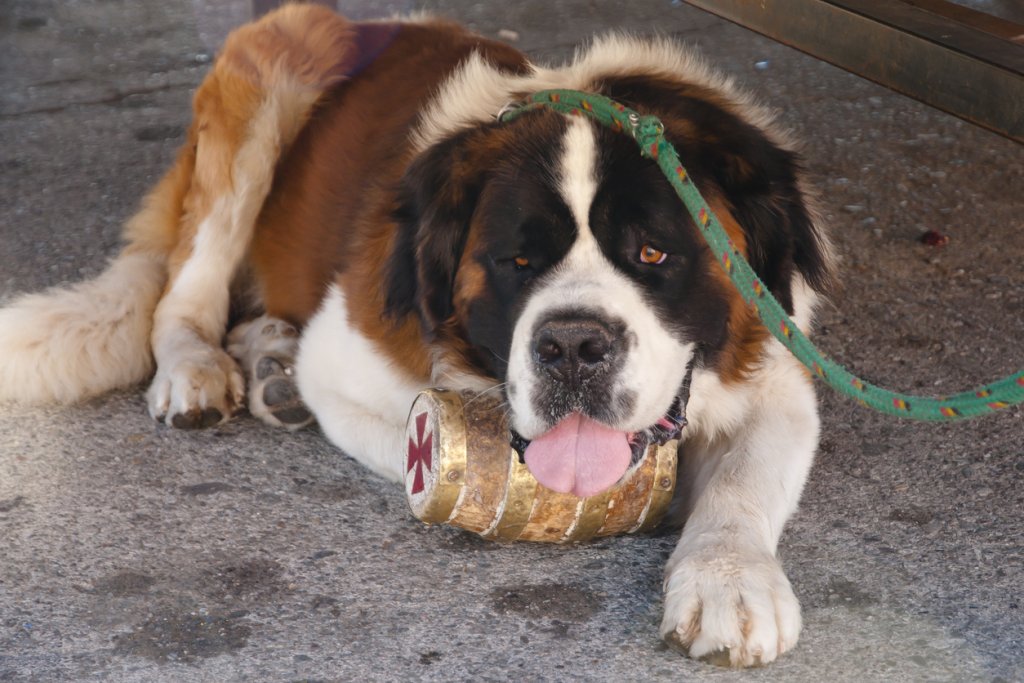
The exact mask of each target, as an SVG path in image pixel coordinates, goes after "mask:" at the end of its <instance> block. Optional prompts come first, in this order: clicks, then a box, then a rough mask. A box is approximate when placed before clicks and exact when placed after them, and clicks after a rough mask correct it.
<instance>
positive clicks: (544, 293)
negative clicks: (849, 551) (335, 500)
mask: <svg viewBox="0 0 1024 683" xmlns="http://www.w3.org/2000/svg"><path fill="white" fill-rule="evenodd" d="M602 90H603V91H604V92H605V93H606V94H608V95H609V96H611V97H614V98H619V99H621V100H623V101H625V102H626V103H627V104H630V105H631V106H633V107H635V108H637V109H639V110H640V111H641V112H642V113H654V114H656V115H658V116H659V117H660V118H662V120H663V121H664V123H665V124H666V129H667V130H666V132H667V136H668V138H669V139H670V141H671V142H673V144H674V145H675V146H676V149H677V150H678V151H679V154H680V157H681V158H682V160H683V163H684V164H685V165H686V166H687V169H688V171H689V173H690V175H691V177H693V178H694V179H695V181H696V182H697V184H698V186H699V187H700V189H701V191H702V193H703V194H704V195H705V197H706V198H707V199H708V200H709V202H710V203H711V204H712V206H713V208H714V209H715V211H716V213H717V214H718V215H719V218H720V220H721V221H722V222H723V224H724V225H725V227H726V228H727V230H728V231H729V232H730V236H731V237H732V239H733V242H734V243H735V244H736V245H737V246H739V247H740V248H741V249H742V250H743V251H744V252H745V253H746V254H747V255H748V257H749V259H750V261H751V263H752V265H753V266H754V268H755V270H756V271H757V272H758V274H759V275H760V276H761V278H762V279H763V280H764V281H765V283H766V284H767V285H768V286H769V287H770V288H771V290H772V291H773V292H774V293H775V295H776V296H777V297H778V298H779V299H780V300H781V301H782V302H783V303H784V305H786V306H787V307H789V308H790V309H791V308H792V299H793V297H792V291H791V287H792V284H793V282H794V278H795V277H802V278H803V279H804V280H805V281H807V282H809V283H811V284H812V285H816V286H821V285H823V284H824V282H825V281H826V279H827V277H828V265H827V255H826V253H825V247H824V245H823V243H822V240H821V239H820V237H819V236H818V234H817V233H816V231H815V228H814V225H813V223H812V220H811V217H810V215H809V213H808V211H807V209H806V207H805V203H804V200H803V197H802V195H801V192H800V190H799V187H798V178H797V176H798V168H797V160H796V159H795V157H794V155H793V154H792V153H791V152H789V151H787V150H786V149H784V148H782V147H780V146H779V145H776V144H774V143H773V142H772V141H771V139H770V138H769V137H768V136H767V135H766V134H765V133H764V132H763V131H761V130H760V129H759V128H757V127H755V126H753V125H751V124H750V123H748V122H746V121H745V120H743V119H742V118H741V117H740V116H739V115H738V114H737V113H736V112H735V111H734V110H732V109H731V108H730V107H728V106H726V105H724V104H722V103H721V102H719V101H716V98H715V97H714V95H713V94H712V93H711V92H709V91H705V90H704V89H701V88H696V87H691V86H682V85H679V84H677V83H672V82H670V81H658V80H657V79H650V78H642V77H635V78H626V77H621V78H618V79H607V80H606V81H605V82H604V83H603V84H602ZM401 196H402V201H401V206H400V208H399V209H398V212H397V214H396V215H397V219H398V221H399V225H400V227H399V232H398V237H397V239H396V244H395V247H394V251H393V255H392V260H391V263H390V270H389V279H388V293H389V294H388V309H389V311H390V313H391V314H392V315H395V316H402V315H407V314H417V315H419V316H420V318H421V320H422V323H423V326H424V328H425V330H426V331H427V333H428V334H429V336H430V338H431V339H432V341H433V343H434V345H435V350H436V353H437V358H438V363H437V367H438V368H441V369H442V370H441V372H442V373H449V374H448V376H445V375H444V374H441V375H439V376H437V377H435V381H436V382H437V383H438V384H440V385H447V386H452V384H455V385H459V384H463V383H464V382H462V381H460V379H458V378H463V379H464V378H466V377H473V378H487V379H488V380H489V381H491V382H492V383H503V388H504V391H505V395H506V397H507V400H508V405H509V408H510V420H511V426H512V428H513V430H515V431H516V432H518V433H519V434H520V435H521V436H522V437H523V438H524V439H525V440H527V441H530V444H529V446H528V447H527V448H526V454H525V457H526V462H527V465H528V466H529V467H530V469H531V470H532V471H533V473H534V474H535V475H536V476H537V478H538V480H539V481H541V483H544V484H545V485H547V486H549V487H550V488H554V489H557V490H572V491H574V492H575V493H577V494H578V495H591V494H593V493H596V492H598V491H600V490H603V489H604V488H606V487H607V486H610V485H611V484H613V483H615V481H617V480H618V479H619V477H620V476H621V475H622V474H623V472H624V471H625V470H626V469H627V468H628V466H629V464H630V463H631V462H634V461H635V459H636V451H637V450H638V449H637V448H636V445H637V443H638V442H642V443H643V444H644V445H645V444H646V442H644V441H642V439H641V436H644V435H649V434H650V433H651V432H652V430H657V429H659V428H667V427H670V426H671V425H672V423H673V420H674V419H678V415H677V414H676V413H677V411H678V403H679V401H678V399H679V397H680V394H681V392H682V390H683V384H684V378H685V376H686V374H687V368H688V366H690V365H691V364H692V363H694V362H696V363H697V364H698V365H699V367H701V368H703V369H705V370H712V371H716V372H718V373H719V375H720V376H721V377H722V379H723V380H724V381H742V378H743V377H744V374H745V373H746V372H748V371H749V370H750V369H751V367H752V366H753V365H754V364H756V362H757V360H758V357H759V354H760V349H761V344H762V342H763V340H764V338H765V335H764V330H763V328H761V327H760V326H759V325H758V324H757V322H756V321H755V320H753V318H752V316H751V314H750V312H749V310H748V309H747V307H746V306H745V305H744V304H743V302H742V300H741V299H740V298H739V295H738V294H737V293H736V292H735V291H734V290H733V289H732V287H731V285H730V284H729V283H728V281H727V280H726V279H725V277H724V275H723V274H722V272H721V271H720V269H719V266H718V265H717V264H715V263H714V262H713V258H714V257H713V256H712V254H711V252H710V250H709V249H708V247H707V246H706V244H704V242H703V239H702V237H701V235H700V234H699V232H698V230H697V228H696V226H695V225H694V224H693V222H692V220H691V219H690V218H689V215H688V213H687V212H686V210H685V207H684V206H683V204H682V202H681V201H680V200H679V198H678V197H677V196H676V195H675V193H674V191H673V189H672V188H671V186H670V185H669V183H668V181H667V180H666V179H665V178H664V177H663V176H662V174H661V171H660V170H659V169H658V167H657V166H656V164H655V163H654V162H653V161H650V160H648V159H644V158H643V157H642V156H641V155H640V153H639V151H638V150H637V148H636V144H635V143H634V142H633V141H632V139H630V138H628V137H627V136H625V135H623V134H621V133H616V132H613V131H610V130H607V129H605V128H603V127H601V126H599V125H598V124H596V123H593V122H591V121H589V120H587V119H584V118H580V117H574V118H569V117H565V116H562V115H560V114H557V113H554V112H549V111H531V112H528V113H525V114H523V115H521V116H520V117H518V118H516V119H514V120H513V121H511V122H508V123H498V122H489V123H484V124H480V125H475V126H470V127H467V128H464V129H462V130H460V131H457V132H455V133H454V134H452V135H449V136H447V137H446V138H444V139H443V140H440V141H438V142H435V143H434V144H433V145H432V146H430V147H429V148H427V149H426V150H425V151H423V152H422V153H421V154H420V155H419V156H418V158H417V159H416V160H415V161H414V162H413V163H412V165H411V166H410V168H409V171H408V173H407V174H406V176H405V178H404V181H403V190H402V195H401ZM453 378H455V379H453ZM455 388H459V387H458V386H456V387H455Z"/></svg>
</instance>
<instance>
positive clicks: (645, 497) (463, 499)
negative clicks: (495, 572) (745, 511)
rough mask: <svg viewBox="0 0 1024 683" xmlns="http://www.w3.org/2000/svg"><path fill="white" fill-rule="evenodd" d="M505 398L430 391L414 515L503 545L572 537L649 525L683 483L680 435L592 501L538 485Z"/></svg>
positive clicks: (411, 432)
mask: <svg viewBox="0 0 1024 683" xmlns="http://www.w3.org/2000/svg"><path fill="white" fill-rule="evenodd" d="M506 411H507V409H506V407H505V405H504V404H503V403H502V402H501V399H500V397H497V396H494V397H490V396H488V395H487V394H484V395H479V396H475V395H471V394H465V395H462V394H459V393H457V392H453V391H445V390H441V389H428V390H426V391H424V392H422V393H421V394H420V395H419V396H418V397H417V398H416V401H415V402H414V403H413V406H412V410H411V411H410V412H409V421H408V426H407V433H408V451H407V459H406V467H405V470H406V475H405V492H406V495H407V496H408V499H409V505H410V507H411V508H412V511H413V514H414V515H416V517H417V518H419V519H420V520H422V521H424V522H426V523H428V524H452V525H454V526H457V527H461V528H463V529H468V530H469V531H473V532H475V533H478V534H480V535H481V536H483V537H484V538H489V539H494V540H498V541H544V542H548V543H571V542H576V541H584V540H587V539H589V538H594V537H596V536H611V535H614V534H621V533H633V532H635V531H646V530H649V529H651V528H653V527H654V525H655V524H657V523H658V521H659V520H660V519H661V517H662V516H663V515H664V513H665V510H666V509H667V508H668V504H669V501H670V500H671V499H672V491H673V489H674V488H675V482H676V449H677V447H678V441H670V442H668V443H667V444H665V445H664V446H658V445H657V444H652V445H651V446H650V447H649V448H648V449H647V453H646V454H645V455H644V457H643V459H642V460H641V461H640V463H639V464H638V465H636V466H635V467H632V468H631V469H630V471H629V472H628V473H627V474H626V476H625V477H624V478H623V479H622V480H621V481H620V482H619V483H618V484H616V485H615V486H613V487H612V488H610V489H608V490H606V491H604V492H602V493H599V494H597V495H594V496H590V497H588V498H579V497H577V496H575V495H573V494H571V493H558V492H556V491H552V490H551V489H549V488H547V487H545V486H542V485H541V484H539V483H537V480H536V479H535V478H534V477H533V475H532V474H531V473H530V471H529V470H528V469H527V467H526V465H524V464H523V463H521V462H520V461H519V455H518V453H516V451H515V449H513V448H512V446H511V445H510V434H509V429H508V421H507V419H508V418H507V415H506Z"/></svg>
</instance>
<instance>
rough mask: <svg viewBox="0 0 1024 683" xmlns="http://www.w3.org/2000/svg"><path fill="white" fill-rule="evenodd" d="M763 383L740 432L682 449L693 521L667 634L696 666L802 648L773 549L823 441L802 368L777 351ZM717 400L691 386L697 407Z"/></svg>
mask: <svg viewBox="0 0 1024 683" xmlns="http://www.w3.org/2000/svg"><path fill="white" fill-rule="evenodd" d="M758 375H759V376H758V377H757V378H756V380H755V381H756V385H755V389H754V392H753V394H752V395H749V396H747V397H746V399H747V400H749V401H750V405H749V412H748V416H747V418H746V419H745V420H744V422H743V424H744V426H742V427H741V428H739V430H737V431H734V432H733V433H732V434H731V436H730V437H729V438H728V439H727V440H724V439H719V440H718V441H716V440H714V439H711V440H708V441H705V442H704V443H703V444H699V443H698V444H693V443H688V444H687V446H688V447H684V450H683V454H684V458H685V460H684V469H683V472H682V473H681V484H682V485H684V486H688V487H689V490H688V494H689V496H688V500H687V501H686V507H687V508H688V509H689V517H688V519H687V522H686V525H685V527H684V529H683V535H682V538H681V539H680V541H679V544H678V546H677V547H676V549H675V551H674V552H673V553H672V556H671V558H670V560H669V563H668V567H667V568H666V575H665V614H664V619H663V620H662V624H661V633H662V635H663V636H664V637H665V638H666V639H668V640H669V641H670V642H674V643H676V644H678V645H680V646H681V647H682V648H683V649H684V650H686V651H687V652H688V653H689V655H690V656H692V657H696V658H709V659H711V660H712V661H715V662H717V663H723V664H731V665H732V666H752V665H755V664H764V663H767V662H770V661H772V660H774V659H775V658H776V657H777V656H778V655H779V654H781V653H783V652H785V651H786V650H788V649H789V648H791V647H793V645H794V644H795V643H796V641H797V637H798V635H799V633H800V605H799V603H798V602H797V599H796V597H795V596H794V595H793V590H792V588H791V587H790V584H789V580H788V579H787V578H786V575H785V573H784V572H783V570H782V567H781V565H780V564H779V561H778V560H777V559H776V557H775V550H776V546H777V544H778V540H779V535H780V534H781V533H782V527H783V525H784V524H785V523H786V520H787V518H788V517H789V516H790V515H791V514H792V513H793V512H794V511H795V510H796V506H797V502H798V500H799V497H800V493H801V491H802V489H803V485H804V482H805V480H806V478H807V474H808V471H809V469H810V466H811V461H812V459H813V455H814V451H815V448H816V447H817V442H818V415H817V407H816V402H815V398H814V390H813V387H812V386H811V380H810V379H809V378H808V377H807V375H806V373H805V371H804V370H803V368H802V367H801V366H799V365H798V364H797V362H796V361H795V360H793V359H792V358H790V357H789V356H788V355H786V352H785V351H783V350H782V349H781V347H777V348H776V349H774V350H773V353H772V356H771V357H770V358H769V360H768V361H767V363H766V368H765V369H763V370H762V371H761V372H759V373H758ZM712 384H713V382H712ZM702 393H703V394H704V396H703V397H701V394H702ZM714 394H715V392H714V388H713V387H712V388H709V389H707V390H706V391H705V388H702V387H700V386H698V385H697V380H696V378H695V385H694V390H693V395H694V397H695V401H693V402H691V405H693V403H696V402H698V401H700V402H701V403H705V402H707V403H705V405H706V409H707V410H708V411H713V410H714V405H709V404H708V403H710V402H713V401H717V400H719V399H718V398H716V397H715V396H714ZM721 400H728V398H727V397H726V398H722V399H721ZM694 407H695V408H696V407H697V406H694ZM704 408H705V406H700V412H703V411H704ZM695 417H696V418H697V419H696V420H695V422H696V423H698V424H699V422H700V417H699V414H698V415H696V416H695Z"/></svg>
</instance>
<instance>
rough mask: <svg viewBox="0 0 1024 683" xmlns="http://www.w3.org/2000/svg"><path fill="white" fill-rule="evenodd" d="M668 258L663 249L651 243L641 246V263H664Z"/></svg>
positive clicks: (655, 264) (654, 264)
mask: <svg viewBox="0 0 1024 683" xmlns="http://www.w3.org/2000/svg"><path fill="white" fill-rule="evenodd" d="M667 258H668V254H666V253H665V252H663V251H662V250H661V249H657V248H655V247H652V246H651V245H649V244H645V245H644V246H642V247H640V263H646V264H648V265H652V266H657V265H659V264H662V263H664V262H665V259H667Z"/></svg>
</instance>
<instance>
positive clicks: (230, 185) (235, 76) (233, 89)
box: [148, 5, 355, 427]
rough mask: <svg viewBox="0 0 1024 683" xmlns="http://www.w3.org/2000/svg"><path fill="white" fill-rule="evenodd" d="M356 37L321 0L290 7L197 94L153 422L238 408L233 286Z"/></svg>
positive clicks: (157, 330) (240, 389)
mask: <svg viewBox="0 0 1024 683" xmlns="http://www.w3.org/2000/svg"><path fill="white" fill-rule="evenodd" d="M353 36H354V34H353V30H352V27H351V24H349V23H348V22H347V21H345V20H344V19H343V18H341V17H339V16H338V15H336V14H334V13H333V12H330V11H329V10H327V9H325V8H323V7H316V6H303V5H289V6H287V7H285V8H284V9H281V10H278V11H276V12H274V13H272V14H269V15H267V16H266V17H264V18H263V19H261V20H260V21H258V22H256V23H253V24H250V25H247V26H244V27H242V28H240V29H238V30H237V31H235V32H234V33H232V34H231V35H230V36H229V37H228V39H227V41H226V43H225V45H224V48H223V50H222V52H221V55H220V56H219V57H218V59H217V62H216V63H215V65H214V68H213V71H212V72H211V73H210V75H209V76H207V78H206V80H205V81H204V82H203V84H202V86H201V87H200V88H199V90H198V91H197V93H196V97H195V103H194V109H195V120H194V122H193V126H192V130H191V131H190V141H192V143H193V144H194V145H195V149H196V151H195V155H196V156H195V169H194V172H193V179H192V184H191V187H190V188H189V191H188V194H187V195H186V197H185V198H184V200H183V206H182V217H181V229H180V234H179V236H178V241H177V245H176V247H175V249H174V251H173V252H172V254H171V258H170V263H169V276H170V278H169V283H168V286H167V289H166V292H165V294H164V296H163V299H162V300H161V301H160V303H159V305H158V306H157V309H156V312H155V314H154V324H153V334H152V344H153V355H154V357H155V359H156V363H157V372H156V377H155V378H154V379H153V383H152V385H151V386H150V389H149V393H148V399H149V410H150V413H151V414H152V415H153V416H154V417H155V418H157V419H160V420H166V422H167V423H168V424H170V425H173V426H176V427H206V426H210V425H213V424H217V423H219V422H221V421H223V420H226V419H227V418H228V417H230V416H231V414H232V413H233V412H234V411H235V410H236V409H237V408H239V407H240V406H241V404H242V402H243V398H244V388H245V387H244V381H243V379H242V374H241V372H240V371H239V368H238V366H237V365H236V363H235V361H234V360H233V359H232V358H231V356H230V355H228V354H227V353H225V351H224V350H223V348H222V341H223V337H224V334H225V332H226V330H225V327H226V325H227V317H228V307H229V289H230V285H231V281H232V279H233V278H234V276H235V274H236V272H237V271H238V269H239V266H240V265H241V264H242V261H243V259H244V258H245V256H246V254H247V252H248V249H249V245H250V242H251V240H252V236H253V231H254V227H255V223H256V219H257V215H258V213H259V211H260V209H261V207H262V206H263V202H264V200H265V199H266V197H267V194H268V193H269V191H270V186H271V182H272V180H273V174H274V168H275V166H276V164H277V161H278V159H279V158H280V156H281V153H282V151H283V150H284V148H285V147H286V146H287V145H289V144H290V143H291V142H292V141H293V140H294V138H295V136H296V135H297V134H298V132H299V130H301V128H302V126H303V124H304V123H305V121H306V118H307V117H308V114H309V112H310V110H311V108H312V107H313V105H314V103H315V102H316V100H317V99H318V98H319V97H320V95H321V94H322V93H323V92H324V90H325V89H326V88H327V87H329V86H330V85H331V84H333V83H335V82H337V81H338V80H339V79H340V78H342V77H343V76H344V71H345V66H344V65H345V64H346V63H347V61H350V60H351V58H352V53H353V51H354V50H355V46H354V40H353Z"/></svg>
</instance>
